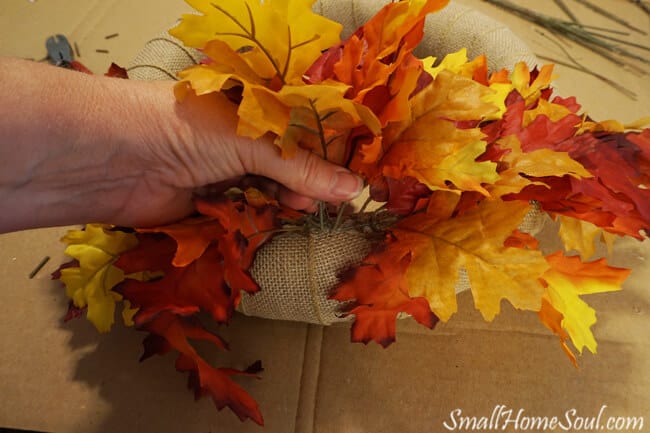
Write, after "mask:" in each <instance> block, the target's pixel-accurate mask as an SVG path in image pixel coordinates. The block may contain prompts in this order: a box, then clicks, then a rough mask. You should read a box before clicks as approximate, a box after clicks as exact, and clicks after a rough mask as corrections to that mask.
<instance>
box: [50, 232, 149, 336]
mask: <svg viewBox="0 0 650 433" xmlns="http://www.w3.org/2000/svg"><path fill="white" fill-rule="evenodd" d="M61 240H62V241H63V242H65V243H66V244H68V246H67V247H66V249H65V253H66V254H67V255H69V256H70V257H73V258H75V259H76V261H77V263H76V264H77V265H78V266H66V267H62V268H61V269H60V271H59V276H58V277H59V279H60V281H61V282H63V284H65V286H66V294H67V296H68V297H69V298H70V299H71V300H72V302H73V303H74V306H75V307H77V308H85V307H87V318H88V320H90V322H92V324H93V325H95V327H96V328H97V330H98V331H100V332H108V331H109V330H110V328H111V326H112V325H113V322H114V320H115V303H116V302H118V301H120V300H122V296H121V295H120V294H119V293H117V292H115V291H113V290H112V289H113V287H115V285H117V284H118V283H119V282H121V281H122V280H124V278H125V275H124V273H123V272H122V270H121V269H119V268H117V267H115V266H114V265H113V264H114V262H115V261H116V259H117V258H118V257H119V255H120V254H121V253H123V252H125V251H128V250H130V249H132V248H133V247H135V246H136V245H137V239H136V237H135V235H133V234H131V233H124V232H122V231H118V230H111V226H106V225H100V224H88V225H87V226H86V227H85V229H84V230H70V231H68V233H67V234H66V235H65V236H64V237H63V238H62V239H61Z"/></svg>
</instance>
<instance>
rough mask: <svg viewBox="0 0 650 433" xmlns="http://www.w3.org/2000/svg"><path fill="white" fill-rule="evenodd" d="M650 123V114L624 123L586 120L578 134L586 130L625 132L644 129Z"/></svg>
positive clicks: (612, 120)
mask: <svg viewBox="0 0 650 433" xmlns="http://www.w3.org/2000/svg"><path fill="white" fill-rule="evenodd" d="M648 125H650V116H649V117H642V118H640V119H637V120H635V121H633V122H630V123H622V122H620V121H618V120H614V119H610V120H601V121H599V122H593V121H584V122H582V124H581V125H580V128H579V129H578V132H577V133H578V134H584V133H585V132H625V131H628V130H635V129H643V128H645V127H647V126H648Z"/></svg>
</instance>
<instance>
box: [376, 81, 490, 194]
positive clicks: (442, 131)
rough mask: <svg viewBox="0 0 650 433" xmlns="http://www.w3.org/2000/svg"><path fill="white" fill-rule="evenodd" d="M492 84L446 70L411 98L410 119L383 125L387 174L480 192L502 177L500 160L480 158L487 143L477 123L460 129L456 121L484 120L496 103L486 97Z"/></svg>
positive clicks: (432, 184)
mask: <svg viewBox="0 0 650 433" xmlns="http://www.w3.org/2000/svg"><path fill="white" fill-rule="evenodd" d="M488 92H489V89H487V88H485V86H482V85H480V84H477V83H475V82H473V81H472V80H471V79H468V78H464V77H461V76H458V75H454V74H452V73H451V72H448V71H441V72H440V73H439V74H438V76H437V77H436V78H435V80H434V81H433V83H432V84H430V85H429V86H427V87H426V88H425V89H423V90H422V91H420V92H419V93H418V94H417V95H415V96H414V97H413V98H412V99H411V110H412V112H411V116H412V117H411V119H408V120H406V121H402V122H396V123H393V124H391V125H389V126H388V127H387V128H385V130H384V134H383V142H382V146H383V149H385V152H386V155H385V156H384V157H383V159H382V160H381V164H382V165H383V167H384V169H383V173H384V175H386V176H390V177H393V178H399V177H402V176H412V177H415V178H416V179H418V180H419V181H420V182H422V183H424V184H425V185H427V186H428V187H429V188H431V189H450V186H449V183H451V184H453V186H454V187H455V188H457V189H458V190H473V191H479V192H481V193H483V194H485V195H488V193H487V191H486V190H485V188H484V187H483V186H482V184H483V183H494V182H495V181H496V180H497V179H498V178H499V177H498V174H497V172H496V164H495V163H493V162H491V161H481V162H479V161H476V159H477V158H478V157H479V156H480V155H482V154H483V153H484V152H485V149H486V146H487V143H486V142H485V141H483V137H484V134H483V133H482V132H481V131H480V130H479V129H478V128H467V129H461V128H458V127H457V126H456V125H455V124H454V123H453V121H464V120H467V121H471V120H481V119H483V118H484V117H485V116H487V115H489V114H490V113H493V112H494V111H495V110H496V108H495V107H494V106H493V105H491V104H488V103H485V102H483V101H482V99H481V98H482V96H483V95H486V94H487V93H488Z"/></svg>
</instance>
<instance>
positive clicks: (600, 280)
mask: <svg viewBox="0 0 650 433" xmlns="http://www.w3.org/2000/svg"><path fill="white" fill-rule="evenodd" d="M546 259H547V261H548V263H549V264H550V269H549V270H548V271H546V272H545V273H544V275H543V277H542V278H543V280H544V282H545V283H546V289H545V296H546V298H547V300H548V302H549V303H550V305H551V306H552V307H553V308H554V309H555V310H557V311H558V312H559V313H561V314H562V316H563V319H562V323H561V324H562V328H563V329H564V330H566V332H567V333H568V334H569V336H570V337H571V341H572V342H573V345H574V346H575V347H576V349H577V350H578V351H579V352H580V353H582V350H583V348H585V347H586V348H588V349H589V350H590V351H591V352H592V353H596V340H595V339H594V336H593V334H592V332H591V329H590V328H591V326H593V325H594V324H595V323H596V312H595V311H594V309H593V308H591V307H590V306H589V305H587V304H586V303H585V302H584V301H583V300H582V299H581V298H580V295H586V294H592V293H603V292H612V291H617V290H621V284H622V283H623V281H625V279H626V278H627V277H628V275H629V274H630V271H629V270H628V269H621V268H614V267H611V266H609V265H607V262H606V260H605V259H600V260H596V261H593V262H587V263H585V262H582V261H581V260H580V258H579V257H577V256H572V257H566V256H564V255H563V254H562V253H561V252H558V253H555V254H551V255H549V256H547V257H546Z"/></svg>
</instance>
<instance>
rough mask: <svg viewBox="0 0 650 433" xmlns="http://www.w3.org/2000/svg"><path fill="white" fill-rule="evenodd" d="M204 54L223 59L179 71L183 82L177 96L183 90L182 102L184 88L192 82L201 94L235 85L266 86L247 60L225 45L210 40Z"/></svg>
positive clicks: (193, 87) (179, 86)
mask: <svg viewBox="0 0 650 433" xmlns="http://www.w3.org/2000/svg"><path fill="white" fill-rule="evenodd" d="M204 53H205V54H206V55H208V56H210V57H211V58H214V59H219V61H218V62H213V63H210V64H208V65H196V66H191V67H189V68H187V69H185V70H183V71H181V72H179V74H178V77H179V78H180V79H181V81H180V82H179V83H178V84H177V85H176V92H177V95H178V92H179V91H181V95H180V97H179V98H178V99H179V100H182V97H183V96H184V95H183V89H184V88H185V86H186V84H188V83H189V85H190V87H191V88H192V89H193V90H194V93H195V94H197V95H205V94H207V93H211V92H219V91H221V90H222V89H228V88H230V87H232V86H233V85H234V84H242V85H247V84H259V85H264V84H265V81H264V80H263V79H262V78H260V77H259V76H258V73H257V72H256V71H254V70H253V69H252V68H251V67H250V66H249V64H248V63H246V62H245V61H244V59H243V58H242V57H241V56H240V55H239V53H237V52H235V51H234V50H233V49H232V48H230V47H229V46H228V45H227V44H226V43H225V42H222V41H219V40H214V41H209V42H208V43H207V45H206V47H205V49H204Z"/></svg>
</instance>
